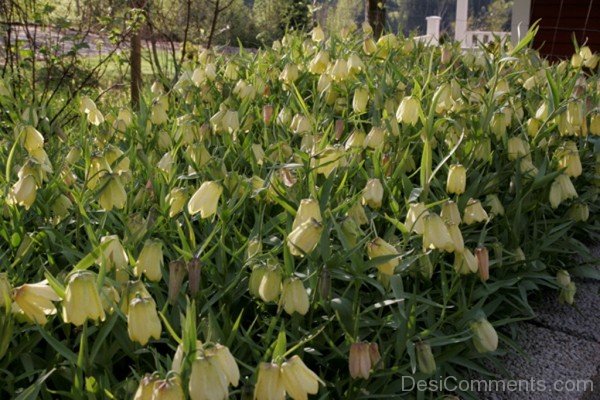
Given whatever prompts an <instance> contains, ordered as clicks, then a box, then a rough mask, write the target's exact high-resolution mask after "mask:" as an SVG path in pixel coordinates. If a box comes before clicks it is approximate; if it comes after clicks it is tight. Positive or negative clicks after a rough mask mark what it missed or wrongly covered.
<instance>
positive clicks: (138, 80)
mask: <svg viewBox="0 0 600 400" xmlns="http://www.w3.org/2000/svg"><path fill="white" fill-rule="evenodd" d="M143 5H144V1H141V0H135V1H133V8H140V7H143ZM140 31H141V27H137V29H136V30H134V31H133V32H132V34H131V43H130V46H131V49H130V50H131V53H130V58H129V63H130V65H131V107H133V109H134V111H135V110H137V109H138V108H139V106H140V91H141V88H142V37H141V32H140Z"/></svg>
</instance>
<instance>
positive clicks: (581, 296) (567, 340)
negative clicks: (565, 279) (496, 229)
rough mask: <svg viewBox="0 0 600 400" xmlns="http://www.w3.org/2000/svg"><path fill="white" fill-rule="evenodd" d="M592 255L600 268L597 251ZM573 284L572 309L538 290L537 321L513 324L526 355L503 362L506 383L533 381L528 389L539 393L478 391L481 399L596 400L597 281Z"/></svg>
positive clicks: (599, 376) (599, 386)
mask: <svg viewBox="0 0 600 400" xmlns="http://www.w3.org/2000/svg"><path fill="white" fill-rule="evenodd" d="M594 256H595V257H596V258H597V260H598V263H597V265H598V268H599V269H600V247H596V248H595V249H594ZM574 280H575V282H576V283H577V294H576V296H575V305H574V307H571V306H568V305H561V304H559V303H558V300H557V293H556V292H552V291H548V292H542V293H541V294H540V296H539V297H538V298H537V299H535V300H534V301H533V302H532V303H533V308H534V310H536V312H537V316H536V318H535V319H533V320H531V321H527V322H523V323H520V324H518V326H517V331H518V332H519V335H518V338H517V342H518V344H519V345H520V346H521V347H522V349H523V350H524V352H525V353H526V356H525V357H523V356H521V355H519V354H516V353H510V354H509V355H507V356H505V357H504V358H503V359H502V364H503V366H504V367H505V368H506V370H507V371H508V378H507V379H510V380H523V381H529V382H534V383H533V384H532V385H530V387H534V389H538V390H531V389H530V390H521V391H512V392H511V391H492V392H486V393H481V394H480V398H481V399H484V400H598V399H600V312H599V310H600V280H594V279H577V278H576V279H574ZM532 379H534V380H535V381H532ZM505 381H506V380H505ZM506 382H508V381H506ZM541 389H545V390H541Z"/></svg>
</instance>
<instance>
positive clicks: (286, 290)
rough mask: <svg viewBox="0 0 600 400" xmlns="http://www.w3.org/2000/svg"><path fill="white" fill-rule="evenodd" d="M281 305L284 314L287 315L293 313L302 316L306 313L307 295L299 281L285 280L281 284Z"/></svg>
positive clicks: (307, 305) (295, 279) (296, 279)
mask: <svg viewBox="0 0 600 400" xmlns="http://www.w3.org/2000/svg"><path fill="white" fill-rule="evenodd" d="M281 304H282V305H283V309H284V310H285V312H286V313H288V314H289V315H292V314H294V312H297V313H298V314H300V315H304V314H306V313H307V312H308V308H309V306H310V303H309V300H308V293H307V292H306V289H305V288H304V285H303V284H302V281H301V280H300V279H298V278H287V279H286V280H285V281H284V282H283V289H282V291H281Z"/></svg>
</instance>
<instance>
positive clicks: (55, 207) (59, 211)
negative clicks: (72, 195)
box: [51, 194, 73, 223]
mask: <svg viewBox="0 0 600 400" xmlns="http://www.w3.org/2000/svg"><path fill="white" fill-rule="evenodd" d="M72 206H73V202H71V200H70V199H69V198H68V197H67V196H65V195H64V194H61V195H60V196H58V197H57V198H56V200H54V202H53V203H52V206H51V210H52V214H53V215H54V218H55V221H56V223H58V222H60V221H62V220H63V219H64V218H66V217H68V216H69V210H70V208H71V207H72Z"/></svg>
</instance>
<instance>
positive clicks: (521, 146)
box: [508, 137, 529, 161]
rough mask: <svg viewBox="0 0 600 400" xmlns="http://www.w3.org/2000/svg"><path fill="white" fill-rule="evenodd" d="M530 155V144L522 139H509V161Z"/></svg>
mask: <svg viewBox="0 0 600 400" xmlns="http://www.w3.org/2000/svg"><path fill="white" fill-rule="evenodd" d="M528 155H529V144H528V143H527V142H525V141H524V140H523V139H521V138H520V137H511V138H510V139H508V159H509V160H511V161H514V160H516V159H518V158H521V157H526V156H528Z"/></svg>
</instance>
